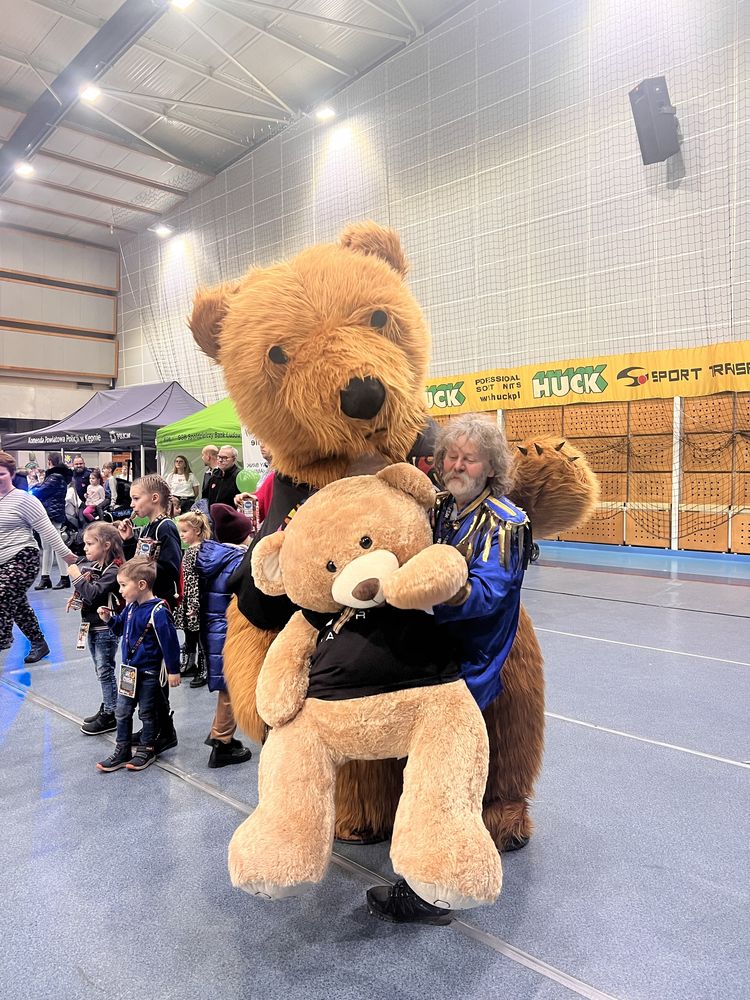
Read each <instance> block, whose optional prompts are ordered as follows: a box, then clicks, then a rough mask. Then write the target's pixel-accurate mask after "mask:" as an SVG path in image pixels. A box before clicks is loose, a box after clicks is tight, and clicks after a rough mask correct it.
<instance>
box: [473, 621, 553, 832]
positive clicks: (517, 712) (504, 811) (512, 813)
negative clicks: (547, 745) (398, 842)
mask: <svg viewBox="0 0 750 1000" xmlns="http://www.w3.org/2000/svg"><path fill="white" fill-rule="evenodd" d="M484 719H485V722H486V724H487V733H488V736H489V741H490V766H489V774H488V778H487V788H486V790H485V795H484V822H485V824H486V825H487V829H488V830H489V831H490V834H491V836H492V839H493V840H494V841H495V843H496V844H497V848H498V850H499V851H515V850H518V849H519V848H521V847H525V846H526V844H527V843H528V841H529V838H530V837H531V834H532V832H533V829H534V825H533V823H532V820H531V817H530V816H529V800H530V799H531V798H532V796H533V794H534V783H535V782H536V779H537V777H538V776H539V772H540V770H541V766H542V753H543V750H544V671H543V660H542V653H541V650H540V648H539V643H538V642H537V638H536V635H535V634H534V627H533V625H532V623H531V619H530V618H529V616H528V615H527V613H526V611H525V609H524V608H523V607H521V617H520V619H519V623H518V632H517V633H516V638H515V641H514V643H513V646H512V648H511V651H510V654H509V655H508V659H507V660H506V661H505V665H504V666H503V692H502V694H501V695H500V696H499V697H498V698H496V699H495V701H494V702H492V704H491V705H489V706H488V707H487V708H486V709H485V712H484Z"/></svg>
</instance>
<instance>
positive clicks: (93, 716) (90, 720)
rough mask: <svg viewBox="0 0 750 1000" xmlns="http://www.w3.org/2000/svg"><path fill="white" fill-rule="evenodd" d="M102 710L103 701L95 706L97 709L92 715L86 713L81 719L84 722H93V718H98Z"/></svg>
mask: <svg viewBox="0 0 750 1000" xmlns="http://www.w3.org/2000/svg"><path fill="white" fill-rule="evenodd" d="M103 711H104V702H102V703H101V705H100V706H99V708H97V710H96V711H95V712H94V714H93V715H87V716H86V718H85V719H84V720H83V721H84V722H93V721H94V719H98V718H99V716H100V715H101V714H102V712H103Z"/></svg>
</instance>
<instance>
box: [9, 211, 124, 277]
mask: <svg viewBox="0 0 750 1000" xmlns="http://www.w3.org/2000/svg"><path fill="white" fill-rule="evenodd" d="M119 263H120V261H119V255H118V253H117V251H116V250H103V249H99V248H97V247H90V246H85V245H84V244H82V243H74V242H72V241H70V240H64V239H55V238H53V237H51V236H40V235H38V234H36V233H24V232H21V231H20V230H17V229H7V228H5V227H3V226H0V271H7V272H10V273H12V274H26V275H30V276H33V277H36V278H49V279H50V280H52V281H58V282H67V283H70V284H78V285H86V286H88V287H92V288H106V289H108V290H110V291H113V292H116V291H117V290H118V289H119V287H120V268H119Z"/></svg>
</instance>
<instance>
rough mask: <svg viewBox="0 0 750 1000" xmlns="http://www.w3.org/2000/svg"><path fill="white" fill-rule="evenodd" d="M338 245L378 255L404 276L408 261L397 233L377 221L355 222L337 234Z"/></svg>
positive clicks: (358, 251)
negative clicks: (339, 234)
mask: <svg viewBox="0 0 750 1000" xmlns="http://www.w3.org/2000/svg"><path fill="white" fill-rule="evenodd" d="M339 246H341V247H343V248H344V249H345V250H356V251H357V253H364V254H368V255H369V256H372V257H380V259H381V260H384V261H385V262H386V264H388V266H389V267H392V268H393V270H394V271H396V273H397V274H400V275H401V277H402V278H405V277H406V272H407V271H408V270H409V262H408V261H407V259H406V255H405V254H404V251H403V248H402V247H401V240H400V239H399V238H398V233H396V232H394V230H393V229H386V228H385V227H384V226H379V225H378V224H377V222H372V221H371V220H369V219H368V220H367V221H366V222H355V223H354V224H353V225H351V226H347V228H346V229H345V230H344V231H343V233H342V234H341V236H339Z"/></svg>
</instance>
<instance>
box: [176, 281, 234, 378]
mask: <svg viewBox="0 0 750 1000" xmlns="http://www.w3.org/2000/svg"><path fill="white" fill-rule="evenodd" d="M238 288H239V285H236V284H234V283H232V282H224V284H222V285H216V286H215V287H214V288H199V289H198V291H197V292H196V293H195V298H194V299H193V311H192V313H191V314H190V316H189V317H188V326H189V327H190V331H191V333H192V334H193V340H195V342H196V344H197V345H198V347H200V349H201V350H202V351H203V352H204V354H207V355H208V356H209V358H213V359H214V360H216V358H217V357H218V355H219V334H220V332H221V324H222V323H223V322H224V317H225V316H226V314H227V312H228V310H229V302H230V299H231V297H232V296H233V295H234V294H235V293H236V292H237V290H238Z"/></svg>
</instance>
